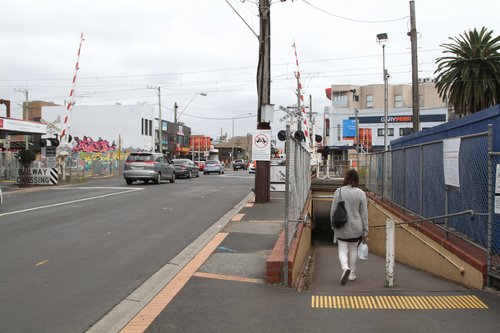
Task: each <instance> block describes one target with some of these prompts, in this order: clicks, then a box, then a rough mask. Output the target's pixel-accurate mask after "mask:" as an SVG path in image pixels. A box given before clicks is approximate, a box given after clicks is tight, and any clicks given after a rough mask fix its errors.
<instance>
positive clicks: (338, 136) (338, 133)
mask: <svg viewBox="0 0 500 333" xmlns="http://www.w3.org/2000/svg"><path fill="white" fill-rule="evenodd" d="M340 134H341V133H340V124H338V125H337V141H340V139H341V138H340Z"/></svg>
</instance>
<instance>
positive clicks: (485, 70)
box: [434, 27, 500, 116]
mask: <svg viewBox="0 0 500 333" xmlns="http://www.w3.org/2000/svg"><path fill="white" fill-rule="evenodd" d="M492 34H493V30H491V31H487V29H486V28H485V27H483V28H481V31H480V32H478V31H477V30H476V29H474V31H471V30H469V32H464V34H463V35H459V37H454V38H451V37H450V38H449V39H451V40H452V41H453V42H454V43H449V44H441V47H443V48H445V51H443V53H445V54H448V55H446V56H443V57H441V58H438V59H437V60H436V64H438V68H437V70H436V71H435V72H434V74H436V73H439V74H438V75H437V77H436V88H437V91H438V93H439V97H441V98H442V99H443V101H446V100H447V99H448V103H449V105H451V106H453V108H454V109H455V113H458V114H459V115H460V116H465V115H468V114H471V113H474V112H476V111H480V110H482V109H485V108H487V107H489V106H492V105H496V104H497V103H500V53H499V50H500V36H496V37H494V38H493V37H492Z"/></svg>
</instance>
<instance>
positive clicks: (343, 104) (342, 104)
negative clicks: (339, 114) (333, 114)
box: [332, 95, 349, 108]
mask: <svg viewBox="0 0 500 333" xmlns="http://www.w3.org/2000/svg"><path fill="white" fill-rule="evenodd" d="M332 98H333V99H332V105H333V106H334V107H336V108H347V107H348V106H349V103H348V101H347V95H337V96H332Z"/></svg>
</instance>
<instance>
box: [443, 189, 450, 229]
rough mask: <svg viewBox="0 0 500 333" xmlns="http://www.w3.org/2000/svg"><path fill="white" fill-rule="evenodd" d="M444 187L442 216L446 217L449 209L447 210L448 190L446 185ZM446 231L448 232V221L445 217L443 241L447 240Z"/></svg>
mask: <svg viewBox="0 0 500 333" xmlns="http://www.w3.org/2000/svg"><path fill="white" fill-rule="evenodd" d="M444 187H445V189H446V190H445V191H444V215H448V211H449V208H448V191H449V188H448V185H446V184H445V185H444ZM448 230H450V220H449V219H448V217H445V218H444V239H448V236H449V235H448Z"/></svg>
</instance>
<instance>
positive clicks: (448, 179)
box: [443, 138, 460, 187]
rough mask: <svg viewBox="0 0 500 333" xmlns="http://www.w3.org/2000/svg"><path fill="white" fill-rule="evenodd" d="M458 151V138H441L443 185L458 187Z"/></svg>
mask: <svg viewBox="0 0 500 333" xmlns="http://www.w3.org/2000/svg"><path fill="white" fill-rule="evenodd" d="M459 152H460V138H458V139H445V140H443V167H444V183H445V185H449V186H456V187H460V172H459V169H458V165H459V159H458V155H459Z"/></svg>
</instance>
